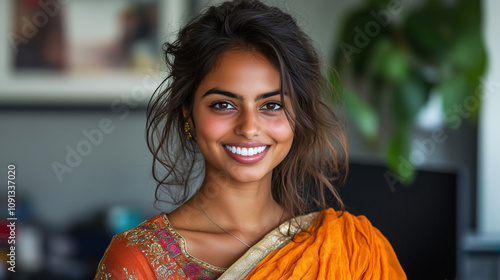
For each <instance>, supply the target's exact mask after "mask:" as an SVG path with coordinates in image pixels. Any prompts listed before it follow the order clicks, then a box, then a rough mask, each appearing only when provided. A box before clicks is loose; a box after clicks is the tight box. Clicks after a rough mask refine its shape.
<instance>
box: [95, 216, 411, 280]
mask: <svg viewBox="0 0 500 280" xmlns="http://www.w3.org/2000/svg"><path fill="white" fill-rule="evenodd" d="M313 221H317V222H318V224H317V227H318V228H317V231H313V232H312V233H308V232H311V229H312V227H313V226H314V224H312V223H313ZM298 223H300V224H301V225H303V226H304V225H305V226H308V225H309V228H307V229H306V231H304V232H300V233H297V235H296V236H295V240H294V241H290V237H288V236H286V235H284V234H283V233H286V232H288V231H291V232H296V231H297V230H298V228H299V227H298ZM95 279H127V280H132V279H335V280H339V279H340V280H342V279H377V280H378V279H382V280H384V279H391V280H393V279H406V276H405V274H404V272H403V270H402V268H401V266H400V264H399V262H398V260H397V257H396V255H395V253H394V250H393V249H392V247H391V245H390V244H389V242H388V241H387V239H386V238H385V237H384V236H383V235H382V234H381V233H380V231H378V230H377V229H376V228H374V227H373V226H372V225H371V224H370V222H369V221H368V220H367V219H366V218H365V217H364V216H359V217H356V216H353V215H351V214H349V213H347V212H344V213H343V214H342V215H341V213H340V212H336V211H334V210H333V209H327V210H324V211H322V212H321V213H311V214H309V215H306V216H301V217H297V218H295V219H294V220H292V222H291V223H288V222H287V223H284V224H282V225H280V226H279V227H278V228H277V229H275V230H273V231H272V232H270V233H269V234H267V235H266V236H265V237H264V238H263V239H262V240H261V241H259V242H258V243H257V244H255V245H254V246H252V248H250V249H249V250H248V251H247V252H246V253H245V254H244V255H243V256H242V257H241V258H240V259H239V260H238V261H236V263H234V264H233V265H232V266H231V267H230V268H228V269H226V268H220V267H216V266H213V265H210V264H208V263H206V262H204V261H202V260H200V259H197V258H195V257H193V256H191V255H190V254H189V253H188V252H187V251H186V241H185V240H184V238H183V237H182V236H181V235H180V234H178V233H177V232H176V231H175V229H173V228H172V227H171V225H170V223H169V221H168V217H167V216H166V215H165V214H162V215H160V216H157V217H155V218H152V219H150V220H149V221H146V222H144V223H142V224H141V225H139V226H138V227H136V228H134V229H131V230H127V231H125V232H123V233H120V234H118V235H116V236H115V237H113V240H112V242H111V244H110V245H109V247H108V248H107V249H106V252H105V254H104V257H103V258H102V260H101V262H100V264H99V267H98V270H97V274H96V277H95Z"/></svg>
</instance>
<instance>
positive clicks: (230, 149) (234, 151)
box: [224, 143, 269, 164]
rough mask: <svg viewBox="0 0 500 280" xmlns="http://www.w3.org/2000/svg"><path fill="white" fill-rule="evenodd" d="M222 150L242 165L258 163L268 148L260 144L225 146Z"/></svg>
mask: <svg viewBox="0 0 500 280" xmlns="http://www.w3.org/2000/svg"><path fill="white" fill-rule="evenodd" d="M224 148H225V149H224V150H225V151H226V153H227V154H228V155H229V156H230V157H231V158H232V159H234V160H235V161H237V162H239V163H242V164H252V163H257V162H259V161H260V160H262V159H263V158H264V157H265V156H266V154H267V151H268V150H269V149H268V148H269V146H268V145H265V144H262V143H244V144H239V145H236V144H226V145H224Z"/></svg>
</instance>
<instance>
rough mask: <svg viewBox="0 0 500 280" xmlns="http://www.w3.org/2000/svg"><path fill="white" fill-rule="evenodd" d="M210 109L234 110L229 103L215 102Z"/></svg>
mask: <svg viewBox="0 0 500 280" xmlns="http://www.w3.org/2000/svg"><path fill="white" fill-rule="evenodd" d="M210 107H213V108H215V109H217V110H228V109H234V107H233V105H231V104H230V103H229V102H217V103H214V104H212V105H211V106H210Z"/></svg>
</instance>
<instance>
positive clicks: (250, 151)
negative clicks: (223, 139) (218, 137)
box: [224, 145, 267, 157]
mask: <svg viewBox="0 0 500 280" xmlns="http://www.w3.org/2000/svg"><path fill="white" fill-rule="evenodd" d="M224 147H225V148H226V149H227V150H228V151H230V152H231V153H234V154H237V155H241V156H245V157H250V156H254V155H256V154H260V153H262V152H263V151H265V150H266V148H267V146H261V147H253V148H241V147H235V146H228V145H225V146H224Z"/></svg>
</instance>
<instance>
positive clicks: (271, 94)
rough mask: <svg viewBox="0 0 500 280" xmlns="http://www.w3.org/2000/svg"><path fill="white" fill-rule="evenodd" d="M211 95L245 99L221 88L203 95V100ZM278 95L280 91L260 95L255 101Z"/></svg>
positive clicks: (210, 90)
mask: <svg viewBox="0 0 500 280" xmlns="http://www.w3.org/2000/svg"><path fill="white" fill-rule="evenodd" d="M210 94H221V95H224V96H227V97H230V98H235V99H238V100H240V101H243V99H244V98H243V96H241V95H238V94H236V93H233V92H230V91H225V90H222V89H220V88H213V89H209V90H208V91H207V92H205V94H203V96H202V98H203V97H205V96H207V95H210ZM278 94H280V90H276V91H272V92H267V93H263V94H259V95H258V96H257V98H256V99H255V100H261V99H266V98H269V97H271V96H275V95H278Z"/></svg>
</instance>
